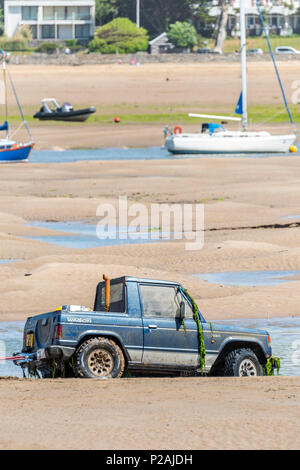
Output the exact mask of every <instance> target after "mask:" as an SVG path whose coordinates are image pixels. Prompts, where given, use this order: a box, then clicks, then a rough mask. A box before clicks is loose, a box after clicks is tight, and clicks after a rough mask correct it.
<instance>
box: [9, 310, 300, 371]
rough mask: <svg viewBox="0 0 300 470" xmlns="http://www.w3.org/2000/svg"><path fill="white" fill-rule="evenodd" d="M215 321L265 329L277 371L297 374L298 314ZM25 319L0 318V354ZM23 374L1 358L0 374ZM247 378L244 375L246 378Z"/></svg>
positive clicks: (12, 348) (18, 340) (16, 342)
mask: <svg viewBox="0 0 300 470" xmlns="http://www.w3.org/2000/svg"><path fill="white" fill-rule="evenodd" d="M216 323H222V324H232V325H235V326H241V327H247V328H255V329H261V330H267V331H268V332H269V333H270V335H271V340H272V349H273V354H274V356H278V357H280V359H281V369H280V372H279V375H294V376H298V375H300V318H298V317H291V318H272V319H266V318H265V319H255V320H252V319H240V320H230V319H229V320H216ZM23 326H24V322H0V357H4V356H10V355H11V354H12V353H14V352H20V351H21V349H22V342H23V333H22V331H23ZM7 375H9V376H15V377H23V374H22V370H21V368H20V367H18V366H15V365H14V364H13V362H11V361H6V362H3V361H0V376H2V377H3V376H7ZM245 380H247V379H245Z"/></svg>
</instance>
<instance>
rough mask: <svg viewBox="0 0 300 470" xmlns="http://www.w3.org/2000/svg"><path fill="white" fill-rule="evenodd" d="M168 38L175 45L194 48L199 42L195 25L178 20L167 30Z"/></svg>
mask: <svg viewBox="0 0 300 470" xmlns="http://www.w3.org/2000/svg"><path fill="white" fill-rule="evenodd" d="M167 35H168V40H169V41H170V42H171V43H172V44H173V45H174V46H175V47H182V48H192V47H193V46H195V45H196V44H197V32H196V29H195V28H194V26H193V25H191V24H189V23H187V22H181V21H176V23H174V24H171V25H170V28H169V30H168V32H167Z"/></svg>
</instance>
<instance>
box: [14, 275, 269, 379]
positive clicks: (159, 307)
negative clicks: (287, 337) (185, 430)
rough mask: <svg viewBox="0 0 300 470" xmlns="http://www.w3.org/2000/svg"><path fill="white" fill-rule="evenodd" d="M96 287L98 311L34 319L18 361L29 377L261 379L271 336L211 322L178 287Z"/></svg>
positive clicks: (65, 310)
mask: <svg viewBox="0 0 300 470" xmlns="http://www.w3.org/2000/svg"><path fill="white" fill-rule="evenodd" d="M103 278H104V279H105V281H103V282H100V283H99V284H98V286H97V291H96V298H95V305H94V310H93V311H92V310H90V309H88V308H85V307H79V306H74V305H66V306H63V307H61V308H59V309H57V310H55V311H53V312H50V313H44V314H41V315H37V316H33V317H29V318H28V319H27V321H26V324H25V327H24V343H23V350H22V353H19V355H20V354H23V355H24V359H18V360H16V361H15V363H16V364H18V365H20V366H21V367H23V368H28V371H29V373H30V374H35V373H38V374H39V375H40V374H41V375H42V376H43V377H52V376H54V371H55V372H56V373H57V372H58V371H60V372H61V373H62V374H64V373H66V372H67V371H69V372H71V374H72V375H75V376H77V377H90V378H108V377H111V378H115V377H121V376H122V375H123V373H124V370H125V369H127V370H130V371H134V373H136V374H137V373H147V374H151V373H155V374H159V375H160V374H175V375H178V374H180V375H197V374H199V375H200V374H201V375H202V374H210V375H226V376H255V375H264V372H265V370H266V364H270V363H271V364H272V365H273V366H274V367H276V361H275V362H274V361H272V360H273V358H272V352H271V344H270V343H271V340H270V336H269V334H268V332H267V331H260V330H252V329H246V328H236V327H234V326H229V325H220V324H211V323H208V322H206V321H205V319H204V318H203V316H202V314H201V313H200V311H199V310H198V307H197V306H196V304H195V302H194V301H193V299H192V297H190V296H189V294H188V293H187V291H186V290H184V289H183V288H182V286H181V285H180V284H179V283H177V282H169V281H159V280H152V279H136V278H133V277H129V276H125V277H121V278H119V279H113V280H112V281H110V280H109V279H108V278H106V277H105V276H103Z"/></svg>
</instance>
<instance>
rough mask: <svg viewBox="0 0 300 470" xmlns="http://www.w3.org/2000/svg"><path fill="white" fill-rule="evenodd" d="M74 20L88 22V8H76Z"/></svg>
mask: <svg viewBox="0 0 300 470" xmlns="http://www.w3.org/2000/svg"><path fill="white" fill-rule="evenodd" d="M75 19H76V20H85V21H89V20H90V7H76V9H75Z"/></svg>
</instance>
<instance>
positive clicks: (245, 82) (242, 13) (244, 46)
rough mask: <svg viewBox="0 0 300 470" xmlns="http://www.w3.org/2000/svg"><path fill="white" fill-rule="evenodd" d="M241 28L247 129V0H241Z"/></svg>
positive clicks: (244, 116) (244, 115) (244, 124)
mask: <svg viewBox="0 0 300 470" xmlns="http://www.w3.org/2000/svg"><path fill="white" fill-rule="evenodd" d="M240 29H241V66H242V103H243V117H242V125H243V131H247V127H248V112H247V59H246V21H245V0H240Z"/></svg>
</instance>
